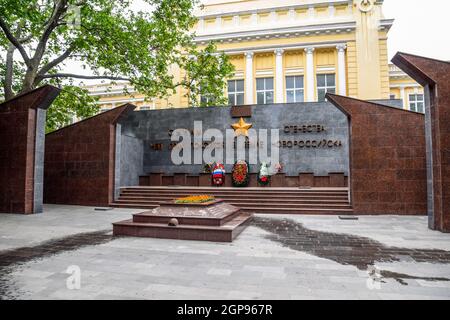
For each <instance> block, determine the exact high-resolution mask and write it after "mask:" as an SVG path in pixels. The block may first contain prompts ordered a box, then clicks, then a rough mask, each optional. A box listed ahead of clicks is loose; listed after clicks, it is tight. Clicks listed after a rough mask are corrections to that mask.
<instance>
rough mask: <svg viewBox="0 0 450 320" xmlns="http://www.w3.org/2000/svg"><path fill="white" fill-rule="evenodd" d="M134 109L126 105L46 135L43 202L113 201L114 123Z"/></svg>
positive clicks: (95, 203) (91, 203)
mask: <svg viewBox="0 0 450 320" xmlns="http://www.w3.org/2000/svg"><path fill="white" fill-rule="evenodd" d="M134 108H135V106H133V105H131V104H126V105H123V106H121V107H118V108H115V109H112V110H110V111H108V112H103V113H101V114H98V115H96V116H94V117H91V118H88V119H85V120H83V121H80V122H77V123H75V124H73V125H70V126H67V127H65V128H62V129H60V130H57V131H55V132H52V133H50V134H48V135H47V136H46V142H45V177H44V186H45V188H44V201H45V203H58V204H72V205H86V206H108V205H109V204H110V203H111V202H112V201H113V200H114V193H115V191H116V190H115V185H116V183H117V182H116V181H115V178H116V173H115V170H116V167H115V164H116V163H115V161H116V142H117V139H116V137H117V126H118V124H117V123H118V121H119V118H121V117H123V116H124V115H125V114H127V113H128V112H130V111H132V110H134Z"/></svg>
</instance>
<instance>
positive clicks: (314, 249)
mask: <svg viewBox="0 0 450 320" xmlns="http://www.w3.org/2000/svg"><path fill="white" fill-rule="evenodd" d="M252 225H254V226H256V227H259V228H261V229H263V230H265V231H268V232H269V233H271V234H269V235H267V236H266V237H267V238H268V239H270V240H272V241H275V242H278V243H281V244H282V245H283V246H285V247H288V248H290V249H293V250H296V251H301V252H305V253H308V254H312V255H314V256H317V257H320V258H325V259H328V260H332V261H335V262H337V263H339V264H342V265H352V266H355V267H356V268H358V269H359V270H364V271H367V270H369V268H373V267H374V266H375V263H376V262H379V263H383V262H399V261H408V260H411V259H412V260H413V261H415V262H428V263H435V264H436V263H440V264H450V251H444V250H435V249H408V248H399V247H390V246H387V245H384V244H382V243H381V242H378V241H376V240H373V239H369V238H365V237H360V236H355V235H351V234H340V233H331V232H324V231H317V230H311V229H308V228H305V227H304V226H303V224H301V223H298V222H295V221H293V220H289V219H273V218H262V217H254V218H253V221H252ZM378 273H379V275H380V276H381V277H382V278H384V279H387V278H390V279H394V280H396V281H397V282H399V283H400V284H402V285H407V284H408V283H407V282H406V281H405V280H406V279H414V280H425V281H450V279H448V278H439V277H422V276H412V275H408V274H402V273H396V272H392V271H387V270H378Z"/></svg>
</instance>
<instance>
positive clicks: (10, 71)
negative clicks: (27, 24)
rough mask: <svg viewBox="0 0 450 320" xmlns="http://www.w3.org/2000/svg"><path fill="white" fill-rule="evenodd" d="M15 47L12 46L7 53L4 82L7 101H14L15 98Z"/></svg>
mask: <svg viewBox="0 0 450 320" xmlns="http://www.w3.org/2000/svg"><path fill="white" fill-rule="evenodd" d="M15 49H16V48H15V47H14V45H12V44H11V45H10V46H9V47H8V50H7V51H6V70H5V81H4V82H3V90H4V92H5V100H9V99H12V98H13V97H14V92H13V89H12V83H13V75H14V60H13V57H14V51H15Z"/></svg>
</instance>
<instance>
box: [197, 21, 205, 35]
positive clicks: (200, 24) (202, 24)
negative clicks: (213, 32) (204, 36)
mask: <svg viewBox="0 0 450 320" xmlns="http://www.w3.org/2000/svg"><path fill="white" fill-rule="evenodd" d="M198 30H199V31H200V32H203V31H204V30H205V19H204V18H200V19H198Z"/></svg>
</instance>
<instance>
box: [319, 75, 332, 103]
mask: <svg viewBox="0 0 450 320" xmlns="http://www.w3.org/2000/svg"><path fill="white" fill-rule="evenodd" d="M327 93H336V77H335V74H334V73H330V74H318V75H317V100H318V101H319V102H322V101H325V95H326V94H327Z"/></svg>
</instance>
